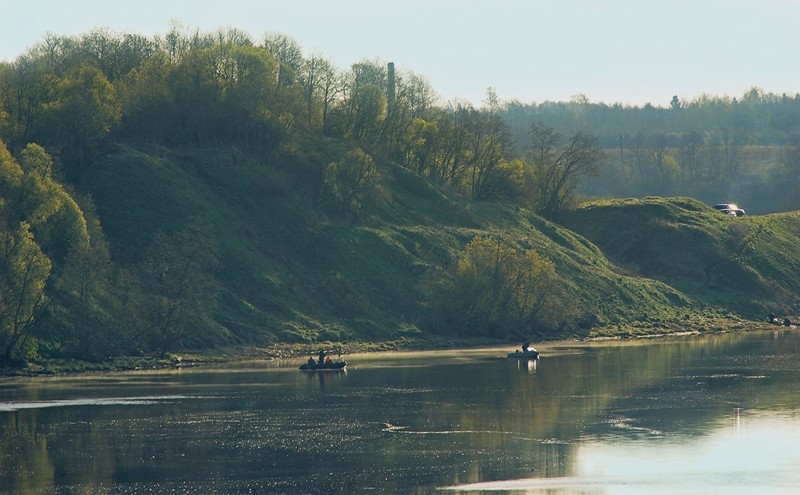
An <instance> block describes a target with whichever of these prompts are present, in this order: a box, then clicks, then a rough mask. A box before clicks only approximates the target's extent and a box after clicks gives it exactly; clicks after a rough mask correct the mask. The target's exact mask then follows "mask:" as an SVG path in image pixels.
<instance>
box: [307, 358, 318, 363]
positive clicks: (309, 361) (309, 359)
mask: <svg viewBox="0 0 800 495" xmlns="http://www.w3.org/2000/svg"><path fill="white" fill-rule="evenodd" d="M315 362H316V361H314V356H311V357H309V358H308V364H314V363H315Z"/></svg>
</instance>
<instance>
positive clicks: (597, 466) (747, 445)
mask: <svg viewBox="0 0 800 495" xmlns="http://www.w3.org/2000/svg"><path fill="white" fill-rule="evenodd" d="M623 422H625V421H623ZM799 464H800V419H798V418H797V417H794V416H790V417H783V416H771V415H770V416H767V415H763V414H757V415H754V416H753V417H749V418H746V417H740V416H739V415H738V414H737V415H735V416H734V417H732V418H731V422H730V423H729V424H727V425H724V426H720V427H719V428H717V429H716V430H714V431H713V432H711V433H710V434H708V435H706V436H703V437H700V438H684V439H678V440H676V439H674V438H672V439H665V440H659V439H653V438H650V439H646V440H634V441H620V440H619V439H616V440H613V441H610V440H609V439H597V440H592V439H587V441H585V442H583V443H582V444H580V445H579V447H578V449H577V451H576V455H575V458H574V460H573V461H572V466H571V468H572V471H573V475H572V476H560V477H552V478H544V477H537V478H523V479H512V480H501V481H489V482H482V483H470V484H465V485H455V486H449V487H445V488H443V490H447V491H455V492H470V493H473V492H482V493H483V492H514V493H525V494H530V495H534V494H545V493H546V494H548V495H576V494H583V495H589V494H598V495H599V494H602V495H634V494H635V495H661V494H664V495H667V494H700V493H702V494H706V495H712V494H713V495H715V494H720V495H722V494H724V495H732V494H742V495H744V494H747V495H752V494H754V493H758V494H759V495H761V494H774V495H778V494H780V495H783V494H786V495H789V494H796V493H797V489H798V488H797V487H798V486H800V470H798V469H797V465H799Z"/></svg>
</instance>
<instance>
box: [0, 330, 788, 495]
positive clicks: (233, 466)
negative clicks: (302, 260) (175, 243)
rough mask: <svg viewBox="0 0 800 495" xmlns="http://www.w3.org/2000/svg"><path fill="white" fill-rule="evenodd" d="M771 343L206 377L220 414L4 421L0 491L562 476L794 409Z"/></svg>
mask: <svg viewBox="0 0 800 495" xmlns="http://www.w3.org/2000/svg"><path fill="white" fill-rule="evenodd" d="M769 337H770V334H752V335H723V336H711V337H702V338H685V339H657V340H650V341H647V342H646V343H645V342H622V343H615V344H613V345H601V344H586V345H570V346H567V347H565V349H552V348H551V349H550V350H548V351H546V352H544V353H543V357H542V358H541V359H540V360H539V361H538V362H537V363H536V368H535V369H531V368H529V367H528V366H527V364H521V363H517V362H515V361H510V360H506V359H505V358H490V359H485V360H482V359H479V360H477V361H475V362H474V364H470V362H469V361H462V362H459V363H458V364H453V363H452V362H450V363H448V362H447V361H446V360H443V361H442V362H441V363H439V362H437V363H433V364H428V363H426V364H425V365H421V366H408V367H392V366H386V367H382V368H368V367H365V368H364V369H362V370H358V372H353V373H350V374H348V375H346V374H344V373H342V372H339V373H314V374H311V375H306V376H304V375H303V374H301V373H300V372H297V374H296V375H291V378H290V379H289V381H288V382H281V387H278V388H274V387H264V386H263V385H264V382H265V379H264V378H263V377H264V374H263V373H259V374H258V375H257V376H250V375H247V374H242V373H238V374H237V373H229V374H227V375H224V374H223V373H220V374H219V376H217V375H215V374H213V373H212V374H203V375H202V379H201V381H202V383H204V384H205V385H207V386H208V387H209V388H208V389H202V388H201V389H196V390H210V391H214V392H213V393H212V395H214V394H216V393H219V394H222V395H221V396H220V397H219V399H214V400H207V399H208V398H206V399H198V400H176V401H174V402H172V403H169V402H162V403H160V404H158V405H144V406H127V407H109V406H102V407H88V406H79V407H54V408H49V409H35V410H34V409H32V410H21V411H16V412H3V413H0V480H2V483H3V486H4V488H5V487H6V486H10V487H12V488H11V489H12V490H16V491H19V492H22V493H25V492H29V491H32V490H33V489H34V488H38V489H42V488H44V489H47V488H49V487H53V486H55V483H58V484H59V485H64V484H72V485H75V484H78V483H81V484H84V485H85V486H86V487H99V486H100V484H101V483H102V484H103V485H104V486H109V485H113V484H114V483H121V482H125V483H128V482H141V483H148V482H150V483H156V484H158V483H162V484H163V483H168V482H174V481H175V480H182V479H189V478H191V479H192V481H193V482H196V483H200V484H202V483H203V482H211V481H213V482H215V483H217V485H215V486H217V487H222V486H234V484H235V483H236V482H237V480H240V481H241V480H244V479H262V480H263V479H267V478H269V479H274V480H275V481H274V483H275V484H274V485H272V486H273V487H281V486H283V487H285V488H286V489H285V490H284V491H283V493H288V492H291V491H292V489H294V488H296V489H297V490H298V491H303V490H305V488H309V487H313V485H314V483H325V486H326V487H329V488H331V489H332V490H334V491H333V492H331V493H348V491H349V492H350V493H356V492H360V491H363V489H364V487H370V486H379V488H380V489H382V490H384V491H388V492H392V491H393V492H397V493H407V492H409V487H414V486H442V485H450V484H455V483H470V482H478V481H486V480H493V479H508V478H511V477H520V478H521V477H554V476H569V475H573V474H575V473H573V472H571V470H572V469H573V466H574V464H575V461H576V455H577V449H576V446H578V445H580V443H581V441H582V440H581V439H582V438H583V437H585V436H586V435H587V434H592V433H600V434H607V433H608V432H609V431H611V432H613V433H614V434H619V435H625V436H638V437H640V436H642V435H650V434H660V433H659V431H660V432H665V433H669V432H672V431H680V432H681V433H682V434H684V433H686V432H689V433H691V432H692V431H698V432H701V429H702V428H704V427H705V425H708V424H709V423H710V422H711V419H714V418H717V417H719V416H720V415H721V414H723V415H724V414H726V413H730V411H729V409H730V410H733V408H734V407H741V408H745V409H746V408H747V407H749V406H752V405H753V404H756V402H757V404H758V407H761V408H766V407H771V408H777V409H780V408H784V409H797V408H800V397H798V396H795V395H794V394H793V391H794V387H795V384H796V376H797V369H798V367H800V364H798V362H797V360H796V359H795V355H796V353H797V350H798V349H799V348H800V335H796V334H793V333H791V332H786V333H784V334H781V335H780V338H779V339H778V340H777V341H775V342H772V341H770V340H769ZM196 376H199V375H196ZM759 377H761V378H759ZM764 377H766V378H764ZM226 380H227V381H228V382H226ZM281 380H283V378H281ZM186 385H187V386H188V385H191V383H188V382H187V383H186ZM239 387H243V388H239ZM141 390H149V389H140V391H141ZM173 391H174V390H173ZM320 392H323V393H320ZM143 393H149V392H143ZM201 393H209V392H201ZM225 394H228V395H225ZM223 396H224V397H223ZM223 399H224V400H223ZM387 423H388V424H389V425H390V426H391V428H390V427H387ZM617 424H619V425H621V426H620V427H617V426H616V425H617ZM656 430H658V431H656ZM330 473H337V474H335V475H334V477H335V480H336V481H335V483H333V484H331V481H332V480H331V479H330V476H331V475H330ZM326 477H327V478H326ZM209 480H210V481H209ZM378 481H380V484H379V485H376V483H377V482H378ZM334 485H335V487H334ZM198 486H199V485H198ZM338 487H341V488H338ZM199 490H202V488H199ZM335 490H341V491H339V492H337V491H335Z"/></svg>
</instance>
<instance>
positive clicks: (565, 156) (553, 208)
mask: <svg viewBox="0 0 800 495" xmlns="http://www.w3.org/2000/svg"><path fill="white" fill-rule="evenodd" d="M531 137H532V139H533V150H532V152H531V154H532V156H531V159H532V165H533V179H534V185H535V187H536V188H537V189H538V193H539V195H538V198H537V200H536V207H537V210H538V211H539V213H540V214H541V215H543V216H544V217H545V218H549V219H554V218H556V217H557V216H558V214H559V213H560V212H561V211H562V209H563V208H564V207H565V206H566V205H567V204H568V203H569V201H570V200H571V199H572V198H573V196H574V193H575V188H576V187H577V186H578V183H579V181H580V178H581V177H583V176H585V175H594V174H596V173H597V165H598V163H599V162H600V160H602V159H603V158H604V156H605V154H604V151H603V150H602V149H601V148H600V147H599V146H598V143H597V138H595V137H594V136H589V135H587V134H583V133H580V132H578V133H575V134H573V135H572V137H571V138H570V139H569V142H568V143H567V144H566V146H564V147H560V144H561V139H562V138H561V135H560V134H559V133H557V132H555V130H553V128H551V127H547V126H545V125H541V124H536V123H534V124H533V125H532V126H531Z"/></svg>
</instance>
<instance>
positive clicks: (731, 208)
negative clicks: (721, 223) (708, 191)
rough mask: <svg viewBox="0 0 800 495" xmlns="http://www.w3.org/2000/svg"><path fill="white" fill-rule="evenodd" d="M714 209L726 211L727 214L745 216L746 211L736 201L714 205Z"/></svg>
mask: <svg viewBox="0 0 800 495" xmlns="http://www.w3.org/2000/svg"><path fill="white" fill-rule="evenodd" d="M714 209H715V210H719V211H721V212H722V213H725V214H727V215H731V216H734V217H743V216H745V211H744V210H743V209H741V208H739V207H738V206H737V205H735V204H734V203H720V204H716V205H714Z"/></svg>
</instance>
